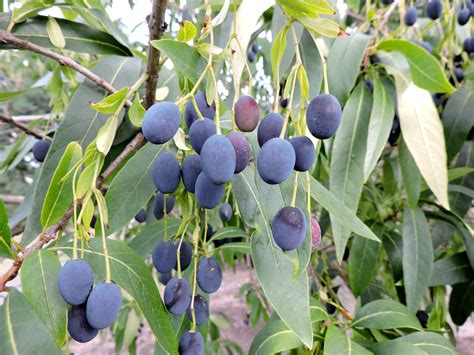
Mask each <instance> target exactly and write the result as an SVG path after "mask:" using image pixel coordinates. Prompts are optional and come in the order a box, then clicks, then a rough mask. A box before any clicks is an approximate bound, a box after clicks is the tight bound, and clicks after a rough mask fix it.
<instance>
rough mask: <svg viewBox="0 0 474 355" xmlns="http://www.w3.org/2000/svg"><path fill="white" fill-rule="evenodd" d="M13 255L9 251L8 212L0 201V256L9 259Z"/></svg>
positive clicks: (10, 250)
mask: <svg viewBox="0 0 474 355" xmlns="http://www.w3.org/2000/svg"><path fill="white" fill-rule="evenodd" d="M12 255H13V253H12V249H11V232H10V227H9V226H8V211H7V208H6V207H5V204H4V203H3V201H2V200H0V256H2V257H6V258H9V257H11V256H12Z"/></svg>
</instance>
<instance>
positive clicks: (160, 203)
mask: <svg viewBox="0 0 474 355" xmlns="http://www.w3.org/2000/svg"><path fill="white" fill-rule="evenodd" d="M175 200H176V196H166V214H168V213H170V212H171V211H172V210H173V207H174V201H175ZM164 212H165V196H164V195H163V194H162V193H161V192H157V193H156V196H155V204H154V205H153V214H154V215H155V218H156V219H162V218H163V216H164Z"/></svg>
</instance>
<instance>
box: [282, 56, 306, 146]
mask: <svg viewBox="0 0 474 355" xmlns="http://www.w3.org/2000/svg"><path fill="white" fill-rule="evenodd" d="M299 65H301V63H299V64H297V63H296V64H295V66H299ZM293 70H295V69H293ZM296 70H297V69H296ZM295 86H296V75H294V76H293V82H292V83H291V92H290V99H289V100H288V107H287V109H286V114H285V120H284V121H283V127H282V128H281V132H280V138H284V137H285V132H286V127H287V126H288V121H289V119H290V114H291V111H292V109H291V106H292V105H293V96H295Z"/></svg>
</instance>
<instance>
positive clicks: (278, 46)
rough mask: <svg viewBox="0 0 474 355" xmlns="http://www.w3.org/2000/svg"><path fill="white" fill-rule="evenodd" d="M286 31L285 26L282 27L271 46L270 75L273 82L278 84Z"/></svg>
mask: <svg viewBox="0 0 474 355" xmlns="http://www.w3.org/2000/svg"><path fill="white" fill-rule="evenodd" d="M287 31H288V27H287V26H283V28H282V29H281V30H280V32H278V35H277V36H276V38H275V41H274V42H273V46H272V53H271V59H272V73H273V81H274V82H275V83H278V81H279V76H280V75H279V73H280V63H281V59H282V58H283V54H284V53H285V49H286V32H287Z"/></svg>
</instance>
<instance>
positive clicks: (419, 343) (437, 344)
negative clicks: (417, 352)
mask: <svg viewBox="0 0 474 355" xmlns="http://www.w3.org/2000/svg"><path fill="white" fill-rule="evenodd" d="M395 341H402V342H406V343H410V344H413V345H415V346H416V347H417V348H419V349H421V350H423V351H426V352H427V353H428V354H430V355H446V354H453V355H454V354H457V351H456V349H455V348H454V347H453V344H451V342H450V341H449V340H448V339H446V338H445V337H443V336H442V335H440V334H436V333H433V332H415V333H411V334H408V335H405V336H402V337H400V338H397V339H396V340H395Z"/></svg>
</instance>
